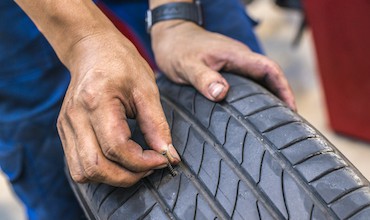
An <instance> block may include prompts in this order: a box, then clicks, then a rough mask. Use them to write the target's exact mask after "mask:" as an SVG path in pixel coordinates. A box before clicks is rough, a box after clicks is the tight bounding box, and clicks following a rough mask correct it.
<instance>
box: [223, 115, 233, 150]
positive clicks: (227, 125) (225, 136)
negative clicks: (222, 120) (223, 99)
mask: <svg viewBox="0 0 370 220" xmlns="http://www.w3.org/2000/svg"><path fill="white" fill-rule="evenodd" d="M230 120H231V117H229V119H227V122H226V128H225V135H224V143H222V146H224V145H225V144H226V141H227V130H228V129H229V125H230Z"/></svg>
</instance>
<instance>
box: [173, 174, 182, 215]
mask: <svg viewBox="0 0 370 220" xmlns="http://www.w3.org/2000/svg"><path fill="white" fill-rule="evenodd" d="M181 181H182V175H180V177H179V186H178V187H177V194H176V199H175V203H174V204H173V207H172V209H171V211H172V212H173V210H175V207H176V205H177V201H178V200H179V194H180V188H181Z"/></svg>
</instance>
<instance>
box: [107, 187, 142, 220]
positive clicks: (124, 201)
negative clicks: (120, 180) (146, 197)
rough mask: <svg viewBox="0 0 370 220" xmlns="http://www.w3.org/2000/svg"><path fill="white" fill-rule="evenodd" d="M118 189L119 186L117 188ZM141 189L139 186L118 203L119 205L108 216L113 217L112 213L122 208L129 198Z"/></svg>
mask: <svg viewBox="0 0 370 220" xmlns="http://www.w3.org/2000/svg"><path fill="white" fill-rule="evenodd" d="M117 189H118V188H117ZM139 189H140V187H139V186H138V187H137V188H136V189H135V191H133V192H132V193H131V195H130V196H128V197H127V198H126V199H125V200H122V201H121V202H120V203H119V204H118V205H117V207H116V208H115V209H113V210H112V211H111V212H110V213H109V215H108V217H107V219H110V217H112V215H113V214H114V213H115V212H116V211H117V210H118V209H119V208H120V207H122V206H123V205H124V204H125V203H126V202H127V201H128V200H130V199H131V198H132V197H133V196H134V195H135V194H136V193H137V192H138V191H139Z"/></svg>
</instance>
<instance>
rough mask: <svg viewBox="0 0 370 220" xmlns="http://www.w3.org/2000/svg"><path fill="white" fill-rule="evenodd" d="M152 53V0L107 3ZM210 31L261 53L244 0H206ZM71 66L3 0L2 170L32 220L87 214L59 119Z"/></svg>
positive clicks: (0, 6)
mask: <svg viewBox="0 0 370 220" xmlns="http://www.w3.org/2000/svg"><path fill="white" fill-rule="evenodd" d="M104 4H105V5H106V6H107V8H109V9H110V10H111V11H112V12H114V14H115V15H116V16H117V17H118V18H120V19H121V20H122V21H123V22H125V24H126V25H127V26H128V27H130V29H131V31H132V32H133V33H134V34H135V36H136V37H137V38H138V40H139V41H140V43H141V44H142V45H143V47H144V48H146V50H147V51H146V53H147V54H149V56H150V57H152V56H153V55H152V51H151V49H150V48H151V46H150V38H149V35H148V34H147V33H146V30H145V23H144V17H145V13H146V10H147V9H148V3H147V0H136V1H129V0H126V1H124V0H123V1H118V0H110V1H104ZM202 5H203V15H204V20H205V28H206V29H207V30H210V31H213V32H218V33H221V34H224V35H227V36H229V37H232V38H234V39H237V40H239V41H241V42H243V43H245V44H246V45H248V46H249V47H250V48H251V49H252V50H253V51H255V52H261V49H260V46H259V44H258V42H257V40H256V38H255V35H254V33H253V26H254V21H252V20H251V19H250V18H249V17H248V16H247V14H246V12H245V10H244V5H243V4H242V3H241V2H240V1H239V0H228V1H225V0H203V1H202ZM69 80H70V75H69V72H68V70H67V69H66V68H65V67H64V66H63V65H62V64H61V62H60V61H59V60H58V58H57V56H56V54H55V53H54V51H53V49H52V48H51V46H50V45H49V44H48V42H47V41H46V39H45V38H44V37H43V36H42V34H41V33H40V32H39V31H38V30H37V28H36V27H35V25H34V24H33V23H32V21H31V20H30V19H29V18H28V17H27V15H26V14H25V13H24V12H23V11H22V10H21V9H20V8H19V7H18V6H17V5H16V4H15V2H14V1H13V0H2V1H0V167H1V169H2V171H3V172H4V173H5V174H6V175H7V176H8V179H9V181H10V182H11V184H12V187H13V189H14V191H15V193H16V194H17V195H18V196H19V198H20V199H21V201H22V202H23V203H24V204H25V207H26V210H27V214H28V217H29V219H31V220H33V219H48V220H49V219H54V220H56V219H79V218H84V215H83V213H82V211H81V208H80V207H79V205H78V203H77V201H76V199H75V197H74V195H73V193H72V191H71V189H70V187H69V185H68V182H67V179H66V177H65V174H64V171H63V169H64V166H65V165H64V155H63V150H62V146H61V142H60V139H59V137H58V134H57V130H56V119H57V116H58V113H59V110H60V107H61V104H62V101H63V97H64V94H65V91H66V89H67V86H68V84H69Z"/></svg>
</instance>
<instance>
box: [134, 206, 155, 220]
mask: <svg viewBox="0 0 370 220" xmlns="http://www.w3.org/2000/svg"><path fill="white" fill-rule="evenodd" d="M156 205H157V203H154V204H153V205H152V206H151V207H150V208H149V209H148V210H146V211H145V212H144V213H143V214H142V215H141V216H140V217H139V218H137V219H139V220H143V219H144V218H145V217H147V216H148V215H149V214H150V212H151V211H152V210H153V208H154V206H156Z"/></svg>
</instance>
